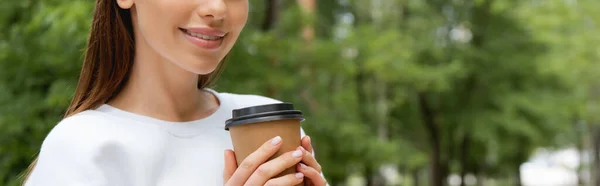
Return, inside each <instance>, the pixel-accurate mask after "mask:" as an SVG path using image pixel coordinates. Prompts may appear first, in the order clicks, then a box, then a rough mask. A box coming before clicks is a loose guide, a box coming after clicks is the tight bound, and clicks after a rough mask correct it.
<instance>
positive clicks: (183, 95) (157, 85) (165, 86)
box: [108, 41, 218, 121]
mask: <svg viewBox="0 0 600 186" xmlns="http://www.w3.org/2000/svg"><path fill="white" fill-rule="evenodd" d="M142 42H143V41H142ZM136 46H137V48H136V55H135V56H136V57H135V60H134V64H133V67H132V71H131V73H130V74H129V79H128V82H127V83H126V84H125V86H124V87H123V89H122V91H121V92H120V93H119V94H118V95H117V96H116V97H115V98H114V99H113V100H111V101H110V102H109V103H108V104H110V105H112V106H114V107H117V108H119V109H122V110H126V111H130V112H134V113H138V114H142V115H147V116H151V117H154V118H158V119H162V120H167V121H190V120H197V119H200V118H204V117H206V116H208V115H210V114H212V113H213V112H214V111H215V110H216V109H217V108H218V103H217V99H216V98H215V97H214V95H212V94H211V93H209V92H206V91H203V90H199V89H198V88H197V86H198V85H197V84H198V74H194V73H192V72H189V71H186V70H185V69H183V68H181V67H179V66H177V65H176V64H174V63H172V62H169V61H168V60H166V59H164V58H162V57H161V56H160V55H159V54H157V53H156V52H155V51H154V50H153V49H151V48H149V47H148V45H145V43H136Z"/></svg>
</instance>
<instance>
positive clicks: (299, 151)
mask: <svg viewBox="0 0 600 186" xmlns="http://www.w3.org/2000/svg"><path fill="white" fill-rule="evenodd" d="M300 156H302V151H301V150H296V151H294V153H292V157H294V158H299V157H300Z"/></svg>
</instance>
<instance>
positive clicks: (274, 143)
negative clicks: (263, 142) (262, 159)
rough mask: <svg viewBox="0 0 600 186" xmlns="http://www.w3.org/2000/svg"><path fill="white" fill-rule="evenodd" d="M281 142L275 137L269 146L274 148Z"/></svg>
mask: <svg viewBox="0 0 600 186" xmlns="http://www.w3.org/2000/svg"><path fill="white" fill-rule="evenodd" d="M280 142H281V137H280V136H277V137H275V138H273V139H272V140H271V145H273V146H275V145H277V144H279V143H280Z"/></svg>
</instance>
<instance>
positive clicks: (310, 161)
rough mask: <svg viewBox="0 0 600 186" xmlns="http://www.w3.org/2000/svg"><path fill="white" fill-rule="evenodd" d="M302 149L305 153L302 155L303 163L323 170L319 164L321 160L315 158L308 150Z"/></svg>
mask: <svg viewBox="0 0 600 186" xmlns="http://www.w3.org/2000/svg"><path fill="white" fill-rule="evenodd" d="M300 148H302V147H300ZM302 150H303V151H304V155H303V156H302V163H304V164H306V165H308V166H309V167H312V168H314V169H315V170H317V172H323V170H322V169H321V165H320V164H319V162H317V159H315V157H314V156H313V155H312V154H311V153H310V152H308V151H307V150H304V149H302Z"/></svg>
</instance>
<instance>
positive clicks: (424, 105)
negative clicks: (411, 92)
mask: <svg viewBox="0 0 600 186" xmlns="http://www.w3.org/2000/svg"><path fill="white" fill-rule="evenodd" d="M418 99H419V107H420V110H421V117H422V120H423V122H424V123H425V128H426V129H427V131H428V133H429V139H430V145H431V153H430V156H429V158H430V166H431V167H430V169H431V179H430V181H431V184H430V185H431V186H443V185H444V178H443V177H444V176H443V172H442V164H441V154H440V150H441V144H440V143H441V142H440V132H439V126H438V125H437V123H435V113H434V111H433V109H432V108H431V106H430V105H429V101H428V100H427V98H426V95H425V93H419V94H418Z"/></svg>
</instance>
